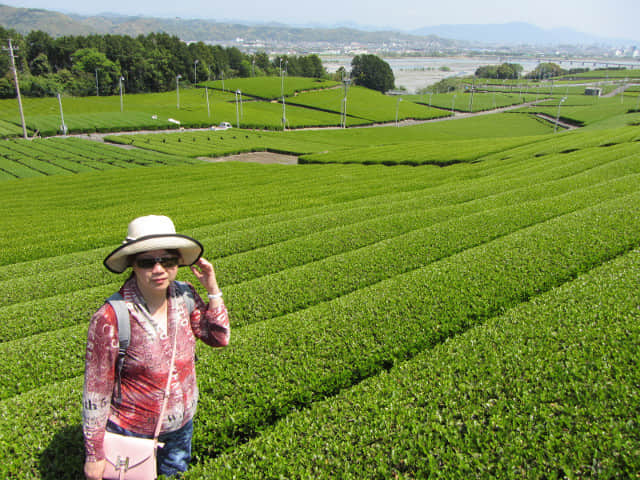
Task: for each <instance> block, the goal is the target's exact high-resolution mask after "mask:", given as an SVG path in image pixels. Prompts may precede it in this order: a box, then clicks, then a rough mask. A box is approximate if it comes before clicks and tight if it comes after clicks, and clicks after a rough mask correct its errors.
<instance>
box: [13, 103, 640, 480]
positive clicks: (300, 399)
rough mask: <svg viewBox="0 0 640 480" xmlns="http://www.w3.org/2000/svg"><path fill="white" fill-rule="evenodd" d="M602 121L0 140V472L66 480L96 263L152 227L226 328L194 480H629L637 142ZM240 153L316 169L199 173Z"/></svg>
mask: <svg viewBox="0 0 640 480" xmlns="http://www.w3.org/2000/svg"><path fill="white" fill-rule="evenodd" d="M312 93H313V92H310V93H308V94H305V93H300V97H302V100H301V103H310V102H312V101H314V102H315V101H320V99H318V98H316V99H313V95H312ZM264 95H265V96H268V95H267V93H265V94H264ZM305 95H306V99H305ZM618 102H620V100H618ZM618 104H619V103H618ZM623 106H624V105H623ZM301 108H302V107H301ZM575 108H579V106H578V105H576V107H575ZM613 110H614V109H613V107H611V112H610V113H608V114H607V115H608V116H607V118H606V119H602V120H597V119H596V117H597V116H596V115H590V114H587V113H586V110H584V109H583V110H580V112H581V113H579V115H576V118H577V117H578V116H580V118H583V119H584V121H585V123H586V124H589V127H587V128H584V129H578V130H575V131H570V132H558V133H556V134H554V133H553V125H551V124H549V123H546V124H545V123H544V122H541V121H539V120H538V119H536V118H533V117H532V116H531V115H529V114H528V113H524V112H521V113H508V114H507V113H505V114H500V115H494V116H491V118H489V116H486V117H483V118H479V117H478V118H471V119H466V120H460V121H446V122H440V123H433V124H431V123H430V124H424V125H416V126H412V127H404V128H396V127H394V126H391V127H383V128H370V129H346V130H344V129H343V130H332V131H319V132H316V131H301V132H264V131H254V132H250V131H243V130H239V129H235V128H234V129H232V130H230V131H226V132H213V131H203V132H188V131H185V132H179V133H157V134H147V135H114V136H113V137H110V138H109V140H111V141H112V142H114V143H118V144H120V146H115V145H105V144H100V143H96V142H91V141H89V140H85V139H81V138H66V139H64V138H55V139H41V140H34V141H24V140H11V141H4V142H2V145H0V157H1V158H0V162H1V163H0V171H1V172H2V177H0V179H1V180H2V181H0V191H1V192H2V196H3V198H4V199H5V201H4V202H3V203H2V205H1V206H0V214H1V217H0V218H2V227H3V228H2V229H0V239H1V240H0V242H1V245H2V249H0V288H2V291H3V295H2V296H1V297H0V418H1V420H2V421H1V422H0V458H2V459H3V461H2V462H0V478H17V479H54V478H55V479H61V480H64V479H78V478H82V464H83V461H84V452H83V446H82V431H81V424H80V422H81V396H82V386H83V371H84V353H85V342H86V331H87V325H88V320H89V317H90V316H91V314H92V313H93V312H94V311H95V310H96V309H97V308H99V306H100V305H101V304H102V302H103V301H104V299H105V298H106V297H108V296H109V295H110V294H111V293H113V291H115V290H116V289H117V288H118V287H119V286H120V285H121V283H122V282H123V281H124V280H125V279H126V275H127V274H123V275H114V274H111V273H109V272H107V271H106V270H105V269H104V267H103V266H102V259H103V258H104V256H105V255H106V254H107V253H108V252H110V251H111V250H112V249H113V248H115V246H117V245H118V244H119V243H120V242H121V241H122V238H123V237H124V235H125V233H126V225H127V223H128V222H129V221H130V220H131V219H133V218H135V217H136V216H140V215H147V214H151V213H154V214H166V215H169V216H170V217H172V218H173V219H174V221H175V223H176V227H177V229H178V231H180V232H182V233H185V234H187V235H191V236H194V237H195V238H197V239H199V240H200V241H201V242H202V243H203V245H204V247H205V256H206V257H207V258H208V259H210V260H212V261H213V263H214V265H215V267H216V271H217V274H218V279H219V281H220V284H221V288H222V290H223V291H224V298H225V303H226V304H227V306H228V308H229V312H230V318H231V322H232V338H231V343H230V345H229V346H228V347H226V348H224V349H215V350H214V349H209V348H206V347H204V346H200V347H199V349H198V358H199V360H198V363H197V372H198V377H199V380H198V382H199V386H200V404H199V410H198V414H197V417H196V422H195V425H196V426H195V434H194V461H193V465H192V467H191V469H190V470H189V471H188V472H187V474H186V475H185V478H187V479H227V478H228V479H280V478H305V479H306V478H326V479H330V478H345V479H362V478H371V479H373V478H376V479H377V478H380V479H382V478H384V479H387V478H405V479H409V478H443V479H451V478H518V479H521V478H536V479H542V478H548V479H552V478H557V479H561V478H567V479H575V478H593V479H614V478H616V479H617V478H620V479H621V478H636V477H637V476H638V474H639V472H640V424H639V421H638V418H640V369H639V368H638V351H639V349H640V289H639V285H640V215H639V213H640V208H639V207H638V205H640V129H638V127H637V126H635V125H634V122H635V118H636V116H635V115H637V114H635V113H627V112H626V111H624V112H621V111H620V110H619V109H618V110H615V111H613ZM576 111H578V110H576ZM600 121H602V123H598V122H600ZM605 127H606V128H605ZM123 145H124V146H125V147H127V148H123ZM250 151H279V152H288V153H292V154H295V155H298V156H301V160H305V159H306V160H305V161H306V162H307V163H306V164H300V165H261V164H252V163H239V162H220V163H210V162H205V161H202V160H198V157H216V156H223V155H226V154H229V153H237V152H250ZM365 163H367V164H366V165H365ZM179 278H180V279H182V280H188V281H191V282H194V283H195V284H197V281H195V278H194V277H193V276H192V274H191V273H190V272H189V271H188V270H186V269H182V270H181V272H180V274H179ZM201 293H206V292H204V291H202V290H201Z"/></svg>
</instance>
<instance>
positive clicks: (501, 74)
mask: <svg viewBox="0 0 640 480" xmlns="http://www.w3.org/2000/svg"><path fill="white" fill-rule="evenodd" d="M522 71H523V67H522V65H520V64H518V63H503V64H502V65H486V66H482V67H478V69H476V73H475V76H476V77H478V78H499V79H502V80H507V79H510V78H513V79H518V78H520V75H522Z"/></svg>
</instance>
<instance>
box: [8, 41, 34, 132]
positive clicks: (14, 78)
mask: <svg viewBox="0 0 640 480" xmlns="http://www.w3.org/2000/svg"><path fill="white" fill-rule="evenodd" d="M3 50H6V49H4V48H3ZM9 56H10V57H11V70H12V71H13V80H14V81H15V84H16V94H17V96H18V107H19V108H20V121H21V122H22V136H23V137H24V138H29V137H28V136H27V126H26V124H25V122H24V111H23V110H22V97H21V96H20V85H19V83H18V69H17V68H16V60H15V57H14V55H13V45H12V44H11V39H9Z"/></svg>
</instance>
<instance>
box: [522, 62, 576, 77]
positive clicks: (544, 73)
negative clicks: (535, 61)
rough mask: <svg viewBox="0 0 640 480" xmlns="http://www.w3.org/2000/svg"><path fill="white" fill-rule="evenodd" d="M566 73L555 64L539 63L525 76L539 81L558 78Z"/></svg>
mask: <svg viewBox="0 0 640 480" xmlns="http://www.w3.org/2000/svg"><path fill="white" fill-rule="evenodd" d="M566 73H567V71H566V70H564V69H563V68H562V67H561V66H560V65H558V64H557V63H541V64H540V65H538V66H537V67H536V68H535V69H533V70H532V71H531V72H529V74H528V75H527V78H533V79H541V80H544V79H545V78H553V77H559V76H561V75H565V74H566Z"/></svg>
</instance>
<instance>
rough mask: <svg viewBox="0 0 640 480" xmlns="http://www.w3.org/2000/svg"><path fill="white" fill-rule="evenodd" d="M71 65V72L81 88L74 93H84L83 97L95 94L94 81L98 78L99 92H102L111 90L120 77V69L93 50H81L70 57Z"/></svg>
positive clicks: (103, 55)
mask: <svg viewBox="0 0 640 480" xmlns="http://www.w3.org/2000/svg"><path fill="white" fill-rule="evenodd" d="M71 61H72V63H73V68H72V72H73V73H74V74H75V75H76V76H77V77H78V80H79V83H78V85H77V87H79V86H80V85H81V84H82V85H83V87H82V88H76V91H77V90H79V91H80V92H82V91H84V92H86V93H83V95H90V94H92V93H93V92H95V85H96V84H95V79H96V75H97V76H98V85H99V86H100V85H102V87H100V90H101V91H103V92H104V90H105V87H106V88H107V89H109V90H111V89H112V88H114V87H113V85H114V84H115V83H117V80H118V78H119V77H120V67H119V66H118V65H117V64H116V63H114V62H112V61H111V60H109V59H108V58H107V56H106V55H105V54H104V53H101V52H99V51H97V50H95V49H93V48H81V49H79V50H76V51H75V52H74V53H73V54H72V55H71Z"/></svg>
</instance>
